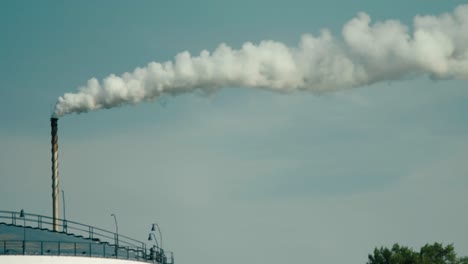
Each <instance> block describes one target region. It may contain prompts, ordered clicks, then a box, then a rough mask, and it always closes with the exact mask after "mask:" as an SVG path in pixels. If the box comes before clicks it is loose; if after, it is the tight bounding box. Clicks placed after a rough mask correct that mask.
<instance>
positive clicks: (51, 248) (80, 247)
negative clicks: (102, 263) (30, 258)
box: [0, 210, 174, 264]
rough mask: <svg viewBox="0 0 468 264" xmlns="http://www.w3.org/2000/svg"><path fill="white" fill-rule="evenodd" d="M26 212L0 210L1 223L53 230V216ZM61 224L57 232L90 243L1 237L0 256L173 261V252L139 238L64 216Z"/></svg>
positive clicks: (60, 220) (166, 263) (166, 262)
mask: <svg viewBox="0 0 468 264" xmlns="http://www.w3.org/2000/svg"><path fill="white" fill-rule="evenodd" d="M23 215H24V216H21V217H20V213H19V212H11V211H1V210H0V223H3V224H7V225H14V226H23V227H24V228H36V229H41V230H48V231H51V232H54V231H53V219H52V218H51V217H47V216H42V215H37V214H28V213H24V214H23ZM58 223H59V230H61V231H58V233H63V234H68V235H73V236H75V237H79V238H83V239H84V240H86V239H87V240H90V242H88V243H87V242H66V241H31V240H27V239H26V238H24V240H0V247H1V248H0V255H17V254H20V255H66V256H89V257H105V258H119V259H132V260H138V261H145V262H159V263H164V264H173V263H174V257H173V253H172V252H164V250H163V249H162V248H159V247H156V246H153V247H152V248H150V249H147V248H146V244H145V243H144V242H141V241H139V240H136V239H133V238H130V237H127V236H124V235H120V234H117V233H114V232H111V231H107V230H104V229H100V228H97V227H93V226H90V225H85V224H81V223H77V222H74V221H69V220H65V219H58Z"/></svg>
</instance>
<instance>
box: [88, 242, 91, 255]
mask: <svg viewBox="0 0 468 264" xmlns="http://www.w3.org/2000/svg"><path fill="white" fill-rule="evenodd" d="M88 245H89V256H90V257H91V243H89V244H88Z"/></svg>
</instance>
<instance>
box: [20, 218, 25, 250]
mask: <svg viewBox="0 0 468 264" xmlns="http://www.w3.org/2000/svg"><path fill="white" fill-rule="evenodd" d="M20 218H23V255H24V254H25V253H26V216H25V215H24V210H23V209H21V211H20Z"/></svg>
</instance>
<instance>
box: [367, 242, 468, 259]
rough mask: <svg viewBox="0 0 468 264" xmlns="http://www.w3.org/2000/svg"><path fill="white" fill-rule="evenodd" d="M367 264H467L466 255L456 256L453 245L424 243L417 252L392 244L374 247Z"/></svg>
mask: <svg viewBox="0 0 468 264" xmlns="http://www.w3.org/2000/svg"><path fill="white" fill-rule="evenodd" d="M367 264H468V257H462V258H457V254H456V253H455V248H454V247H453V245H451V244H450V245H447V246H445V247H444V246H443V245H442V244H440V243H434V244H432V245H430V244H426V245H425V246H423V247H422V248H421V249H420V250H419V252H416V251H414V250H413V249H411V248H408V247H404V246H400V245H398V244H394V245H393V246H392V248H391V249H389V248H386V247H380V248H375V249H374V252H373V254H369V260H368V261H367Z"/></svg>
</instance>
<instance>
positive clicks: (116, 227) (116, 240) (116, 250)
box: [111, 214, 119, 258]
mask: <svg viewBox="0 0 468 264" xmlns="http://www.w3.org/2000/svg"><path fill="white" fill-rule="evenodd" d="M111 216H113V217H114V222H115V258H118V256H117V252H118V249H119V226H118V225H117V216H115V214H111Z"/></svg>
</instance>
